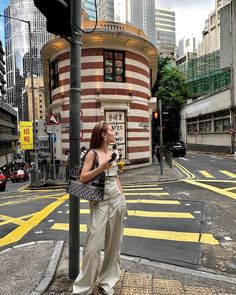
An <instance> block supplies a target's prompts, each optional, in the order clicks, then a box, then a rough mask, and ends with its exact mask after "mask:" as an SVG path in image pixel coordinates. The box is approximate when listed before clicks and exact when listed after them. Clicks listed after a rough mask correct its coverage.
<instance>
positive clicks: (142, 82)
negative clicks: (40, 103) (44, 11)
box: [43, 21, 158, 165]
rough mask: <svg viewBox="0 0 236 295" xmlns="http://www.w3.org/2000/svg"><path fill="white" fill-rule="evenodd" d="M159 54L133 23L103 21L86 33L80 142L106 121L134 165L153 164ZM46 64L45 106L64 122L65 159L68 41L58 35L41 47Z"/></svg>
mask: <svg viewBox="0 0 236 295" xmlns="http://www.w3.org/2000/svg"><path fill="white" fill-rule="evenodd" d="M93 25H94V22H93V21H85V22H84V23H83V27H84V28H85V29H91V28H92V27H93ZM157 58H158V55H157V50H156V47H155V46H154V45H153V44H152V43H150V42H149V41H148V40H147V37H146V36H145V35H144V33H143V31H141V30H139V29H137V28H135V27H133V26H129V25H125V24H120V23H114V22H107V21H100V22H99V24H98V27H97V29H96V31H95V32H94V33H93V34H83V36H82V59H81V89H82V96H81V110H82V112H81V122H82V128H81V137H82V139H81V146H85V147H88V146H89V141H90V137H91V131H92V129H93V127H94V125H95V124H96V123H97V122H100V121H101V120H106V121H107V122H108V123H110V124H111V125H112V126H113V128H114V130H115V134H116V139H117V143H118V148H121V149H122V154H123V158H125V159H127V160H129V161H130V164H131V165H132V164H133V165H137V164H147V163H150V161H151V151H152V150H151V124H150V118H151V112H152V110H151V109H152V108H153V107H154V105H153V104H151V103H150V102H151V96H150V94H151V92H150V89H151V87H152V84H153V83H154V81H155V78H156V73H157ZM43 64H44V80H45V81H44V83H45V89H46V93H45V96H46V100H47V107H48V109H49V110H50V111H51V112H52V113H53V114H55V115H56V116H57V117H58V118H59V119H60V123H61V125H60V130H59V132H58V134H57V142H56V155H57V157H58V158H59V159H62V160H63V155H64V152H65V151H66V150H68V149H69V128H70V126H69V110H70V104H69V89H70V47H69V44H68V43H67V42H66V41H64V40H63V39H60V38H59V37H56V38H54V39H53V40H51V41H50V42H48V43H47V44H46V45H45V46H44V48H43ZM49 64H50V66H49ZM49 69H50V70H49Z"/></svg>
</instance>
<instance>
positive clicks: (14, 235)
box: [0, 194, 69, 247]
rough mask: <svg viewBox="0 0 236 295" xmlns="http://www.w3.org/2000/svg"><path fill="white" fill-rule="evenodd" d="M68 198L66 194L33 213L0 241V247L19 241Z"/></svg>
mask: <svg viewBox="0 0 236 295" xmlns="http://www.w3.org/2000/svg"><path fill="white" fill-rule="evenodd" d="M68 198H69V195H68V194H66V195H64V196H62V197H60V198H58V199H57V200H56V201H55V202H53V203H51V204H49V205H48V206H46V207H45V208H43V209H42V210H40V211H39V212H37V213H35V214H34V215H33V216H32V217H31V218H30V219H28V220H27V221H25V222H24V223H23V224H21V225H20V226H19V227H17V228H16V229H15V230H13V231H11V232H10V233H9V234H7V235H6V236H5V237H3V238H1V239H0V247H1V246H5V245H9V244H11V243H15V242H17V241H19V240H20V239H21V238H22V237H23V236H24V235H25V234H27V233H28V232H29V231H30V230H32V229H33V228H34V227H35V226H37V225H38V224H39V223H40V222H41V221H42V220H43V219H45V218H46V217H47V216H48V215H49V214H50V213H51V212H53V211H54V210H55V209H56V208H57V207H58V206H60V205H61V204H62V203H64V202H65V201H66V200H67V199H68Z"/></svg>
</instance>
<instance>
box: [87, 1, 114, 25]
mask: <svg viewBox="0 0 236 295" xmlns="http://www.w3.org/2000/svg"><path fill="white" fill-rule="evenodd" d="M96 1H97V13H98V19H105V20H110V21H114V0H96ZM94 2H95V1H94V0H83V7H84V10H85V11H86V12H87V14H88V16H89V18H90V19H95V18H96V12H95V3H94Z"/></svg>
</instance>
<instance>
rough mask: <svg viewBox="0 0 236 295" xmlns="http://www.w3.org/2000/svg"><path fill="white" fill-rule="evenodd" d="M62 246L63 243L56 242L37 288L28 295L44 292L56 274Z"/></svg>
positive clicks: (39, 294)
mask: <svg viewBox="0 0 236 295" xmlns="http://www.w3.org/2000/svg"><path fill="white" fill-rule="evenodd" d="M63 246H64V241H57V242H56V245H55V247H54V250H53V253H52V255H51V258H50V261H49V264H48V267H47V269H46V272H45V274H44V277H43V278H42V280H41V282H40V283H39V284H38V285H37V287H36V288H35V289H34V290H33V291H32V292H31V293H29V295H41V294H43V293H44V292H45V291H46V289H47V288H48V286H49V284H50V283H51V281H52V279H53V277H54V274H55V272H56V268H57V265H58V263H59V261H60V258H61V254H62V250H63Z"/></svg>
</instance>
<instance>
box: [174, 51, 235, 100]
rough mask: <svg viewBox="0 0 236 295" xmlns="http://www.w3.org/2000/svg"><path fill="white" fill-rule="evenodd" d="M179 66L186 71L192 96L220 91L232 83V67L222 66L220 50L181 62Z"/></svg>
mask: <svg viewBox="0 0 236 295" xmlns="http://www.w3.org/2000/svg"><path fill="white" fill-rule="evenodd" d="M177 68H178V69H179V70H180V71H181V72H183V73H184V75H185V77H186V85H187V88H188V90H189V93H190V96H191V97H192V98H196V97H199V96H203V95H211V94H213V93H216V92H220V91H222V90H224V89H226V88H228V87H229V86H230V84H231V70H230V68H227V69H221V67H220V51H219V50H217V51H214V52H212V53H209V54H207V55H203V56H200V57H197V58H193V59H192V60H190V61H188V62H185V63H182V64H179V65H178V66H177Z"/></svg>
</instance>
